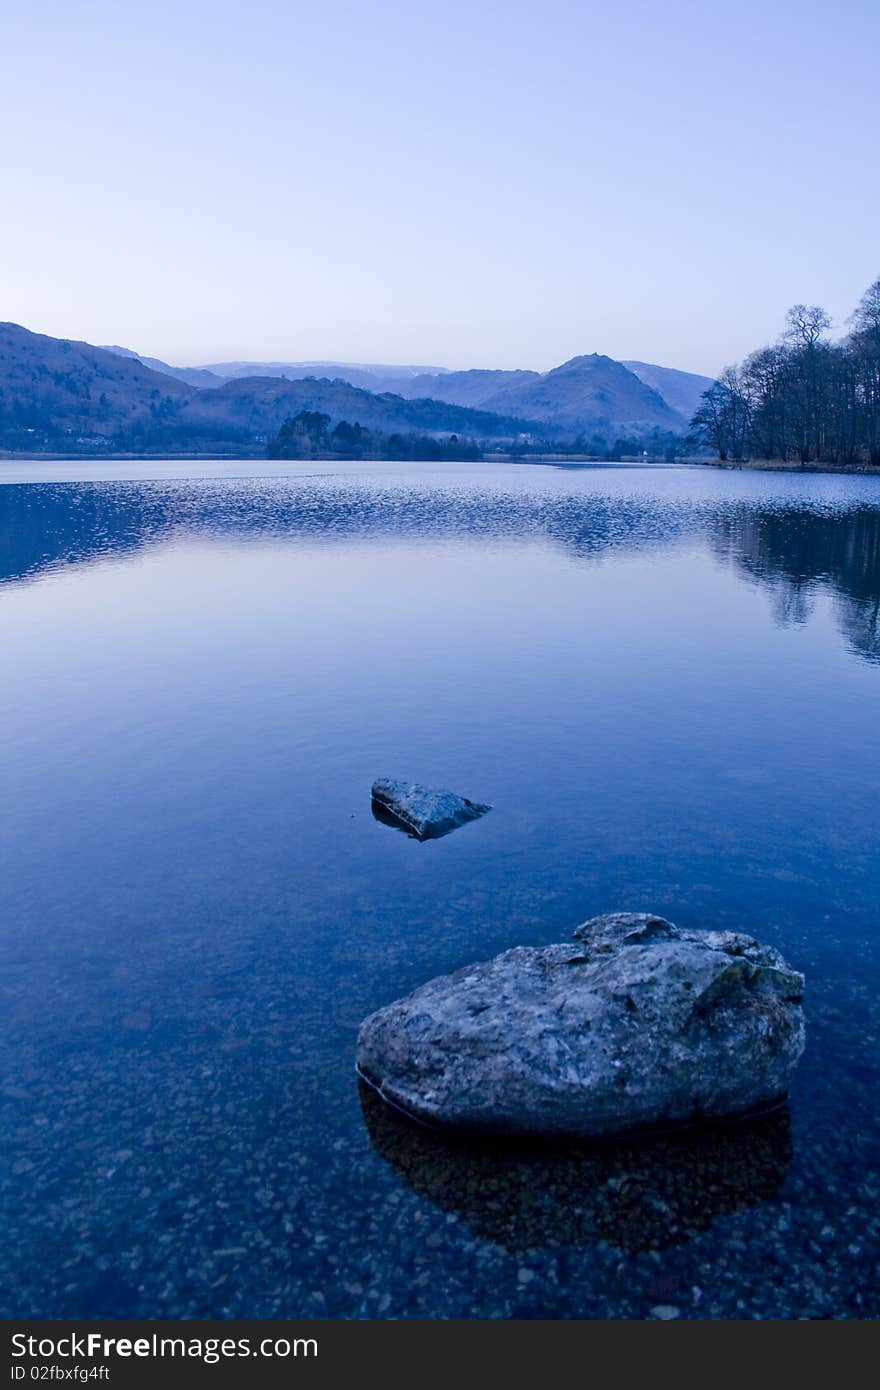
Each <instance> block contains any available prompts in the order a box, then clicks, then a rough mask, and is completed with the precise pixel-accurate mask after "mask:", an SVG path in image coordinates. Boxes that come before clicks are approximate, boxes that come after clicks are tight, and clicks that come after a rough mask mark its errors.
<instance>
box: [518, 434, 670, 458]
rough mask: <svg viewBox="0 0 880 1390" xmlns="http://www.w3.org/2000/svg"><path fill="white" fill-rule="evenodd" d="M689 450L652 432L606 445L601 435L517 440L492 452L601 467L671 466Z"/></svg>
mask: <svg viewBox="0 0 880 1390" xmlns="http://www.w3.org/2000/svg"><path fill="white" fill-rule="evenodd" d="M689 447H690V446H689V445H688V443H687V441H686V440H684V439H683V437H682V435H680V434H676V433H674V431H672V430H661V429H653V430H649V431H648V432H647V433H645V434H628V435H617V436H616V437H615V438H614V439H613V440H610V441H609V440H608V439H607V438H606V436H605V435H602V434H591V435H586V434H579V435H577V436H575V437H574V438H573V439H562V438H558V437H556V436H552V437H550V438H548V439H540V438H537V439H536V438H530V439H519V440H517V441H516V442H514V443H513V444H507V445H501V444H499V445H498V446H497V448H496V449H495V450H494V451H495V452H496V453H505V454H510V455H511V457H512V458H530V457H538V458H540V457H542V456H544V455H547V454H552V455H554V456H557V455H565V456H571V457H573V458H584V459H589V460H595V461H598V462H602V463H611V462H617V461H619V460H620V459H639V458H649V459H654V460H656V459H665V460H666V461H667V462H669V463H671V462H674V460H676V459H680V458H683V457H684V456H685V455H686V454H687V453H688V451H689Z"/></svg>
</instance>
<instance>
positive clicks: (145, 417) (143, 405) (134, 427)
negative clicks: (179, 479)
mask: <svg viewBox="0 0 880 1390" xmlns="http://www.w3.org/2000/svg"><path fill="white" fill-rule="evenodd" d="M189 392H190V388H188V387H187V386H185V385H184V384H183V383H182V382H179V381H176V380H175V379H174V378H173V377H170V376H166V375H164V374H162V373H160V372H154V371H152V370H151V369H150V368H149V367H145V366H144V365H143V363H142V362H141V361H140V360H139V359H138V358H129V357H120V356H119V355H118V354H116V353H113V352H107V351H106V350H105V349H104V348H97V347H92V346H91V344H90V343H78V342H70V341H68V340H67V339H66V338H50V337H47V336H46V335H45V334H43V333H31V332H29V330H28V329H26V328H21V327H19V325H18V324H14V323H0V431H2V432H3V433H4V434H5V435H6V437H7V439H10V438H14V439H18V436H19V435H21V436H22V438H21V440H20V441H19V442H18V447H23V446H24V445H26V444H27V443H28V439H27V436H28V435H33V434H37V435H40V436H43V437H46V438H48V437H52V438H55V437H56V436H67V435H75V436H90V437H94V438H95V439H97V440H99V441H100V440H101V439H102V438H104V439H109V438H111V437H114V436H116V435H118V434H119V432H120V430H121V429H122V430H124V431H134V432H135V433H137V432H138V431H139V430H142V429H144V428H149V427H150V426H151V425H152V424H154V423H155V422H156V421H157V420H159V419H161V418H163V417H167V416H169V415H171V414H173V413H174V411H175V410H176V409H177V407H178V405H179V404H180V403H181V402H182V401H183V400H185V399H186V397H187V396H188V395H189ZM13 447H15V445H14V444H13Z"/></svg>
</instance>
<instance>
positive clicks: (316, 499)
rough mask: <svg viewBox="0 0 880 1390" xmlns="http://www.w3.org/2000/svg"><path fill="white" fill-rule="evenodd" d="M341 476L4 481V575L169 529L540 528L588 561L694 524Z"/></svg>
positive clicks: (122, 549) (81, 559)
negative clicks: (368, 483) (365, 483)
mask: <svg viewBox="0 0 880 1390" xmlns="http://www.w3.org/2000/svg"><path fill="white" fill-rule="evenodd" d="M343 482H344V480H341V479H333V478H329V479H327V478H324V479H320V480H314V481H310V480H289V479H258V480H254V481H250V480H240V479H236V480H229V481H210V482H199V483H197V484H195V485H193V484H191V483H185V482H180V483H131V482H119V483H57V484H54V483H53V484H50V483H43V484H40V486H39V487H35V486H33V485H28V484H21V485H18V484H12V485H8V486H5V487H2V488H0V583H2V582H4V581H5V582H9V581H14V580H21V579H27V578H36V577H38V576H39V575H41V574H43V573H45V572H47V571H51V570H56V569H58V568H60V567H64V566H66V565H77V564H87V563H89V562H93V561H95V560H100V559H105V558H110V557H113V556H118V555H124V554H126V553H129V552H133V551H136V550H138V549H141V548H142V547H144V546H147V545H151V544H155V543H157V542H161V541H163V540H167V539H169V538H170V537H171V536H172V535H174V534H180V533H182V532H183V533H186V534H189V535H194V536H198V535H203V536H214V537H218V536H221V537H222V536H225V537H227V538H229V539H237V538H238V539H244V538H247V537H260V536H262V537H265V538H266V539H273V538H274V539H283V538H285V537H287V538H290V537H294V538H297V539H303V540H308V539H314V540H320V541H321V542H322V543H326V544H332V543H333V541H334V540H348V539H352V538H357V537H364V538H366V537H369V536H379V537H383V538H388V537H395V536H396V537H400V538H402V539H405V538H406V537H407V536H413V537H416V536H418V537H429V538H430V537H432V536H433V537H466V538H471V539H480V538H483V539H485V540H486V541H493V540H499V539H500V540H505V539H506V540H511V539H523V540H526V539H528V538H529V537H530V536H538V537H541V536H543V537H547V538H549V539H551V540H554V541H556V542H558V543H559V544H561V545H563V546H565V547H566V549H568V550H570V551H572V552H573V553H574V554H576V555H578V556H581V557H583V558H587V557H591V556H598V555H600V554H602V553H603V552H604V551H607V550H609V549H616V548H627V549H641V548H644V547H645V546H648V545H651V544H663V543H669V542H671V541H672V540H674V539H676V538H677V537H679V536H681V535H684V534H686V533H687V531H688V530H689V529H691V530H692V529H693V527H694V517H693V516H692V515H691V514H690V513H689V510H688V508H687V506H686V505H684V504H681V505H678V506H670V505H666V506H664V507H663V508H662V509H660V508H658V506H657V504H656V502H655V501H653V500H652V499H645V500H640V499H637V498H625V499H620V500H615V499H611V498H602V497H597V496H590V497H589V498H587V499H584V500H581V499H578V498H576V497H571V496H563V497H558V496H557V497H554V496H552V495H549V494H548V495H546V496H543V497H542V496H535V495H534V494H531V493H522V494H519V493H516V492H510V493H500V492H498V493H496V492H483V491H479V490H476V489H468V490H467V491H463V492H461V493H457V492H455V491H453V490H452V489H449V488H442V489H437V490H435V491H430V490H426V489H423V488H419V487H412V488H408V489H403V488H397V487H396V488H389V489H387V490H383V489H381V488H376V487H372V488H365V487H357V486H351V485H350V484H346V485H343Z"/></svg>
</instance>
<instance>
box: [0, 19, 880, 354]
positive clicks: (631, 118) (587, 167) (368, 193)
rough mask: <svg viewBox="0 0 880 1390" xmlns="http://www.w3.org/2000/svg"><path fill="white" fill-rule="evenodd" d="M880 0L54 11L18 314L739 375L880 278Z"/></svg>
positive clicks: (284, 342) (247, 350) (349, 346)
mask: <svg viewBox="0 0 880 1390" xmlns="http://www.w3.org/2000/svg"><path fill="white" fill-rule="evenodd" d="M878 54H880V5H878V3H877V0H837V3H835V4H829V3H828V0H819V2H817V0H797V3H793V2H791V0H761V2H760V3H756V2H755V0H738V2H737V3H735V4H729V5H722V4H716V3H713V0H666V2H665V3H663V0H656V2H649V0H627V3H625V4H621V3H613V2H612V0H608V3H604V4H601V5H598V4H593V3H590V0H586V2H585V0H571V2H570V0H542V3H535V2H534V0H529V3H519V0H507V2H506V3H503V2H502V0H497V3H487V0H444V3H437V4H435V3H418V0H416V3H410V4H404V3H401V2H400V0H375V3H369V0H360V2H359V3H353V2H352V0H337V3H321V4H319V3H314V4H303V3H301V0H248V3H230V0H213V3H209V2H208V0H176V3H168V0H153V3H150V4H143V5H141V4H130V3H128V0H113V3H108V0H28V2H27V3H26V4H25V3H22V4H19V5H15V6H13V5H9V6H8V7H7V8H6V10H5V14H4V20H3V36H2V44H0V118H2V126H0V129H2V131H3V135H2V177H3V180H4V184H5V189H4V195H5V196H4V204H5V211H4V215H3V217H2V219H0V318H5V319H12V320H14V321H16V322H20V323H23V324H25V325H26V326H28V327H30V328H33V329H36V330H38V331H40V332H46V333H52V334H57V335H60V336H66V337H80V338H85V339H87V340H89V341H91V342H110V343H121V344H124V345H127V346H132V347H135V348H137V349H138V350H139V351H141V352H144V353H148V354H152V355H155V356H160V357H164V358H166V359H167V360H170V361H173V362H180V363H194V362H204V361H212V360H215V361H216V360H221V359H228V358H337V359H343V360H348V361H358V360H360V361H380V362H383V361H384V362H421V363H437V364H441V365H449V366H478V365H479V366H499V367H514V366H527V367H537V368H542V369H543V368H546V367H549V366H551V365H553V364H555V363H557V362H560V361H562V360H564V359H565V358H567V357H571V356H573V355H574V354H576V353H580V352H593V351H599V352H607V353H609V354H611V355H612V356H616V357H639V358H643V359H646V360H651V361H656V362H661V363H667V364H669V365H672V366H678V367H683V368H687V369H691V370H696V371H707V372H714V371H716V370H718V369H719V368H720V367H721V366H722V365H723V364H724V363H725V362H728V361H732V360H734V359H736V358H738V357H740V356H742V355H743V354H744V353H745V352H746V351H748V350H749V349H750V348H752V347H753V346H757V345H759V344H761V343H762V342H764V341H768V340H770V339H771V338H773V337H774V336H775V335H776V333H777V331H778V329H779V327H780V323H781V320H782V316H783V314H784V311H785V309H786V308H787V307H788V305H789V304H790V303H792V302H793V301H796V300H805V301H807V302H809V303H813V302H818V303H821V304H824V305H825V307H826V308H827V309H828V311H829V312H830V313H831V314H832V315H833V316H834V317H835V319H836V320H837V321H838V323H840V321H841V320H842V319H844V318H845V316H846V315H847V314H848V313H849V312H850V311H851V310H852V308H853V307H854V304H855V302H856V300H857V299H858V297H859V295H860V294H861V292H862V290H863V289H864V288H865V287H866V285H867V284H868V283H869V282H870V281H871V280H873V279H874V278H875V277H876V276H877V275H880V234H878V233H880V177H878V167H877V153H878V146H880V116H878V109H880V102H878Z"/></svg>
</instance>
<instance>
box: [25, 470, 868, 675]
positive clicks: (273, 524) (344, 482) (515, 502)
mask: <svg viewBox="0 0 880 1390" xmlns="http://www.w3.org/2000/svg"><path fill="white" fill-rule="evenodd" d="M707 532H708V535H709V537H710V541H711V544H712V546H713V548H714V550H715V552H716V553H717V554H719V555H723V556H725V557H726V558H728V559H729V560H731V561H732V562H733V563H734V564H735V565H736V567H737V568H738V569H739V570H740V571H741V572H742V573H744V574H746V575H748V576H749V577H750V578H751V579H753V580H756V581H757V582H759V583H761V584H763V585H765V586H766V587H767V588H769V589H770V590H771V592H772V594H773V601H774V610H775V614H776V619H777V621H778V622H779V623H781V624H785V625H787V624H791V623H803V622H806V621H807V619H808V618H809V616H810V612H811V606H812V601H813V598H814V596H815V595H816V593H818V592H822V591H827V592H830V593H831V594H832V595H833V596H834V599H835V614H836V617H837V621H838V623H839V625H840V628H841V630H842V632H843V633H844V635H845V637H846V639H847V641H848V642H849V643H850V644H851V645H852V647H853V649H854V650H855V651H857V652H859V653H860V654H861V655H863V656H865V657H867V658H868V659H870V660H880V615H878V609H880V508H876V509H875V508H873V507H867V506H862V507H856V508H851V509H839V510H831V509H825V510H819V509H811V508H809V507H803V506H800V507H784V506H780V505H778V504H773V503H767V504H765V505H764V506H757V505H748V504H742V505H740V506H726V505H724V504H717V505H711V504H708V505H703V506H697V505H692V504H689V503H688V502H686V501H681V500H679V501H675V502H666V501H663V502H661V501H658V500H657V499H656V498H652V497H650V496H648V497H644V498H641V497H637V496H629V497H610V496H603V495H601V494H596V493H590V494H587V495H585V496H583V497H580V496H574V495H572V494H563V495H561V496H560V495H558V494H553V493H552V492H549V491H548V492H546V493H540V492H535V491H523V492H518V491H516V490H515V489H512V490H510V491H507V492H505V491H501V490H498V491H491V490H480V489H478V488H473V487H466V488H463V489H462V490H461V491H456V490H455V488H454V486H442V487H438V488H436V489H433V490H432V489H430V488H427V487H425V486H424V483H420V481H419V480H418V479H414V480H413V483H412V484H411V485H409V486H401V485H393V486H389V487H387V488H383V487H382V486H381V485H375V484H374V485H372V486H364V485H358V484H357V483H352V480H351V479H346V478H343V477H339V476H336V477H332V476H331V477H321V478H314V479H309V478H300V479H273V478H268V479H265V478H264V479H253V480H251V479H227V480H216V481H200V482H198V483H191V482H172V483H168V482H152V483H150V482H128V483H125V482H113V483H42V484H40V485H39V486H35V485H33V484H23V485H17V484H13V485H8V486H3V487H0V583H2V582H3V581H10V580H13V581H14V580H21V579H26V578H36V577H38V576H39V575H41V574H43V573H45V572H47V571H50V570H56V569H58V568H60V567H64V566H66V565H81V564H88V563H90V562H92V561H95V560H99V559H104V558H113V557H117V556H120V555H124V554H128V553H133V552H135V551H137V550H140V549H142V548H143V547H145V546H148V545H151V544H155V543H157V542H160V541H163V540H168V539H170V538H172V537H173V536H176V535H180V534H184V535H187V536H193V537H196V538H198V537H200V536H201V537H223V538H227V539H229V540H233V541H234V540H243V539H247V538H265V539H274V540H278V539H285V538H286V539H296V540H303V541H309V540H311V541H320V542H321V543H322V544H333V543H334V542H335V541H346V540H350V539H352V538H360V539H367V538H370V537H374V538H380V539H394V538H397V539H406V538H408V537H409V538H420V539H425V538H427V539H431V538H435V539H442V538H444V537H448V538H453V537H454V538H462V537H464V538H467V539H471V540H481V539H482V540H485V541H486V542H487V543H491V542H493V541H499V540H501V541H504V540H507V541H510V540H514V541H528V540H529V539H530V538H545V539H547V540H549V541H551V542H552V543H553V544H556V545H558V546H560V547H561V548H563V549H564V550H565V551H566V552H567V553H568V554H569V555H571V556H573V557H576V558H578V559H581V560H594V559H599V558H601V557H602V556H603V555H607V554H609V553H611V552H618V553H620V552H634V551H644V550H647V549H651V548H656V547H662V546H669V545H671V544H674V543H675V542H676V541H678V540H680V539H682V538H689V537H690V538H698V537H700V536H704V535H706V534H707Z"/></svg>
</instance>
